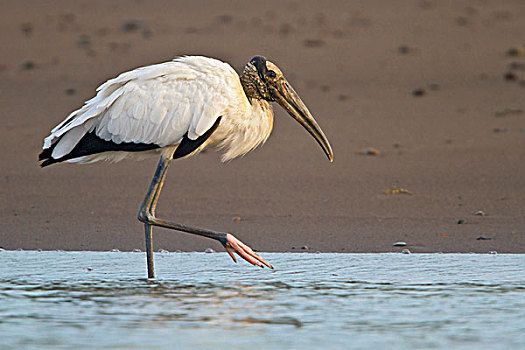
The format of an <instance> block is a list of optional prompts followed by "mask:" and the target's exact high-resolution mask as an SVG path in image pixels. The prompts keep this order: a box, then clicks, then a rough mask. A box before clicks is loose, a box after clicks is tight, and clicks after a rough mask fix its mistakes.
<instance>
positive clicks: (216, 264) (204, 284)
mask: <svg viewBox="0 0 525 350" xmlns="http://www.w3.org/2000/svg"><path fill="white" fill-rule="evenodd" d="M262 255H263V256H264V257H265V258H267V260H268V261H270V262H271V263H272V264H273V265H274V266H275V267H276V269H275V270H274V271H270V270H268V269H259V268H255V267H252V266H250V265H248V264H246V263H239V264H233V263H232V262H231V261H229V260H228V259H229V257H228V256H227V255H226V254H225V253H214V254H204V253H156V254H155V262H156V268H157V270H156V272H157V275H158V278H157V279H155V280H147V279H145V278H144V276H145V274H146V271H145V258H144V253H121V252H115V253H100V252H35V251H30V252H25V251H24V252H19V251H2V252H0V339H1V342H0V349H73V348H74V349H102V348H112V349H174V348H175V349H186V348H194V349H212V348H214V349H223V348H240V349H245V348H248V347H257V348H259V349H319V348H321V347H323V348H325V349H362V348H368V349H371V348H376V349H386V348H388V349H409V348H420V349H427V348H437V349H439V348H441V349H444V348H447V349H451V348H452V349H461V348H471V349H480V348H486V349H518V348H521V349H523V348H525V321H524V320H525V255H503V254H500V255H489V254H487V255H474V254H408V255H405V254H298V253H282V254H277V253H273V254H270V253H263V254H262Z"/></svg>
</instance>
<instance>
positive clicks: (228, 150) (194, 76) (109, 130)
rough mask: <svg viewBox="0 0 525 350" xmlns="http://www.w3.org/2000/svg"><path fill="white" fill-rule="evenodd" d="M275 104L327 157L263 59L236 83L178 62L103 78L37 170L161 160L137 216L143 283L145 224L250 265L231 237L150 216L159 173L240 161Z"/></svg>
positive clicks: (246, 251)
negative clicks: (212, 160)
mask: <svg viewBox="0 0 525 350" xmlns="http://www.w3.org/2000/svg"><path fill="white" fill-rule="evenodd" d="M273 101H275V102H277V103H279V104H280V105H281V106H282V107H283V108H284V109H285V110H286V111H287V112H288V113H289V114H290V115H291V116H292V117H293V118H295V119H296V120H297V121H298V122H299V123H300V124H301V125H302V126H303V127H304V128H305V129H306V130H308V132H309V133H310V134H311V135H312V136H313V137H314V138H315V139H316V140H317V142H318V143H319V144H320V146H321V147H322V149H323V150H324V152H325V153H326V155H327V156H328V159H329V160H330V161H332V160H333V152H332V148H331V146H330V143H329V142H328V139H327V138H326V136H325V135H324V133H323V132H322V130H321V128H320V127H319V125H318V124H317V122H316V121H315V120H314V118H313V117H312V115H311V114H310V112H309V111H308V108H307V107H306V106H305V104H304V103H303V102H302V100H301V99H300V97H299V96H298V95H297V93H296V92H295V91H294V89H293V88H292V86H291V85H290V83H288V81H287V80H286V79H285V78H284V76H283V74H282V72H281V70H280V69H279V68H278V67H277V66H276V65H275V64H273V63H272V62H270V61H267V60H266V58H264V57H262V56H255V57H253V58H252V59H251V60H250V62H248V63H247V64H246V66H245V67H244V71H243V73H242V74H241V76H240V77H239V75H237V73H236V72H235V70H234V69H233V68H232V67H231V66H230V65H229V64H227V63H224V62H221V61H219V60H216V59H213V58H208V57H201V56H185V57H179V58H176V59H174V60H173V61H170V62H165V63H160V64H154V65H150V66H145V67H141V68H137V69H135V70H132V71H129V72H125V73H122V74H120V75H119V76H118V77H116V78H114V79H110V80H108V81H107V82H105V83H104V84H102V85H101V86H100V87H98V89H97V94H96V96H95V97H93V98H92V99H90V100H88V101H87V102H85V104H84V106H82V107H81V108H79V109H77V110H76V111H73V112H72V113H71V114H69V116H68V117H67V118H66V119H65V120H64V121H63V122H62V123H60V124H59V125H57V126H56V127H55V128H54V129H53V130H51V134H50V135H49V136H48V137H46V138H45V140H44V146H43V151H42V153H41V154H40V156H39V159H40V160H43V162H42V163H41V166H42V167H45V166H47V165H50V164H53V163H58V162H63V161H66V162H70V163H92V162H96V161H100V160H109V161H120V160H122V159H125V158H144V157H147V156H151V155H160V160H159V163H158V166H157V169H156V171H155V175H154V177H153V180H152V182H151V185H150V187H149V189H148V191H147V193H146V197H145V198H144V201H143V202H142V205H141V207H140V210H139V212H138V219H139V220H140V221H141V222H143V223H144V226H145V234H146V256H147V266H148V277H149V278H153V277H154V267H153V244H152V226H159V227H164V228H169V229H174V230H177V231H183V232H187V233H192V234H196V235H200V236H204V237H208V238H212V239H215V240H217V241H219V242H220V243H221V244H222V245H223V246H224V248H225V249H226V251H227V252H228V254H229V255H230V256H231V258H232V259H233V260H234V261H237V260H236V258H235V255H234V254H233V252H235V253H237V254H238V255H239V256H240V257H241V258H243V259H245V260H246V261H248V262H249V263H251V264H253V265H257V266H259V267H263V266H262V265H263V264H264V265H266V266H267V267H269V268H273V267H272V266H271V265H270V264H268V263H267V262H266V261H264V260H263V259H262V258H261V257H260V256H258V255H257V254H255V253H254V252H253V250H252V249H251V248H250V247H248V246H247V245H245V244H244V243H242V242H241V241H240V240H238V239H237V238H235V237H234V236H233V235H232V234H230V233H225V232H214V231H210V230H205V229H199V228H194V227H190V226H186V225H182V224H178V223H173V222H169V221H165V220H161V219H158V218H156V217H155V208H156V205H157V200H158V198H159V194H160V191H161V189H162V185H163V183H164V179H165V177H166V171H167V169H168V166H169V164H170V161H171V160H172V159H177V158H181V157H186V156H190V155H193V154H197V153H199V152H200V151H202V150H203V149H204V148H206V147H210V146H215V147H216V148H219V149H222V150H223V151H224V153H223V154H222V157H221V160H222V161H228V160H230V159H233V158H235V157H238V156H241V155H244V154H245V153H247V152H249V151H251V150H253V149H254V148H256V147H257V146H258V145H260V144H262V143H264V142H265V141H266V139H267V138H268V136H270V133H271V130H272V126H273V112H272V107H271V105H270V103H269V102H273Z"/></svg>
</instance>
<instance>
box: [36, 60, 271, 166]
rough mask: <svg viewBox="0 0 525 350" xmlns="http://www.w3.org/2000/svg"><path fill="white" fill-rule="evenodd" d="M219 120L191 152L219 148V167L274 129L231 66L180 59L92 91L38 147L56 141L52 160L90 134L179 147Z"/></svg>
mask: <svg viewBox="0 0 525 350" xmlns="http://www.w3.org/2000/svg"><path fill="white" fill-rule="evenodd" d="M219 117H221V122H220V125H219V127H218V129H217V130H216V131H215V132H214V133H213V134H212V136H211V137H210V138H209V139H208V140H207V141H206V143H205V144H204V145H202V146H201V147H199V149H198V150H197V151H196V152H198V151H200V150H201V149H203V148H204V147H206V146H208V145H211V144H218V145H219V146H220V147H221V148H224V149H225V153H224V154H223V156H222V160H223V161H227V160H230V159H232V158H235V157H237V156H239V155H243V154H245V153H247V152H248V151H250V150H252V149H253V148H255V147H257V146H258V145H259V144H261V143H263V142H264V141H265V140H266V139H267V138H268V136H269V135H270V133H271V130H272V125H273V114H272V110H271V106H270V104H269V103H268V102H267V101H265V100H252V101H251V102H250V101H249V100H248V98H247V97H246V95H245V93H244V91H243V88H242V85H241V82H240V80H239V76H238V74H237V73H236V72H235V70H234V69H233V68H232V67H231V66H230V65H228V64H227V63H224V62H221V61H219V60H216V59H212V58H207V57H200V56H186V57H180V58H176V59H174V60H173V61H170V62H165V63H160V64H155V65H151V66H146V67H142V68H138V69H135V70H132V71H129V72H126V73H122V74H120V75H119V76H118V77H116V78H114V79H111V80H108V81H107V82H105V83H104V84H102V85H101V86H100V87H98V88H97V94H96V96H95V97H93V98H92V99H90V100H89V101H87V102H86V103H85V104H84V106H82V107H81V108H80V109H78V110H76V111H74V112H72V113H71V114H70V115H69V116H68V117H67V118H66V119H65V120H64V121H63V122H62V123H60V124H59V125H58V126H57V127H55V128H54V129H53V130H52V131H51V134H50V135H49V136H48V137H46V138H45V140H44V147H43V148H44V149H47V148H50V147H51V146H52V145H53V143H54V142H57V140H58V143H57V145H56V147H55V148H54V149H53V152H52V155H51V156H52V158H54V159H59V158H61V157H63V156H65V155H67V154H68V153H69V152H71V151H72V150H73V148H74V147H75V146H76V145H77V143H78V142H79V141H80V139H81V138H82V137H83V136H84V135H85V134H86V133H88V132H92V131H94V132H95V134H96V135H97V136H98V137H100V138H102V139H103V140H106V141H113V142H114V143H117V144H120V143H122V142H131V143H142V144H155V145H158V146H160V147H171V146H176V145H178V144H179V143H180V142H181V140H182V138H183V136H184V135H185V134H187V136H188V138H189V139H191V140H195V139H197V138H198V137H199V136H202V135H203V134H204V133H205V132H206V131H207V130H209V129H210V128H211V127H212V125H213V124H214V123H215V122H216V120H217V118H219ZM158 152H162V149H160V150H159V149H157V150H154V151H146V152H120V151H119V152H104V153H98V154H94V155H88V156H83V157H79V158H74V159H70V160H68V161H69V162H78V163H88V162H94V161H99V160H112V161H119V160H121V159H124V158H126V157H130V156H135V157H139V158H140V157H144V156H148V155H151V154H157V153H158ZM194 153H195V152H194Z"/></svg>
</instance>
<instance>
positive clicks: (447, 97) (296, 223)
mask: <svg viewBox="0 0 525 350" xmlns="http://www.w3.org/2000/svg"><path fill="white" fill-rule="evenodd" d="M1 16H2V20H1V21H0V46H1V47H2V55H1V57H0V130H1V131H0V133H1V134H0V135H1V137H0V150H1V152H2V157H0V169H1V177H0V181H1V183H2V186H1V187H0V196H1V198H2V201H1V203H0V215H1V217H0V219H1V222H2V224H1V229H0V246H1V247H3V248H5V249H17V248H22V249H38V248H40V249H65V250H109V249H113V248H116V249H120V250H132V249H135V248H138V249H143V245H144V243H143V240H144V237H143V228H142V225H141V224H140V223H139V222H138V221H137V220H136V212H137V210H138V207H139V205H140V203H141V200H142V198H143V196H144V194H145V191H146V188H147V186H148V185H149V181H150V180H151V176H152V175H153V172H154V170H155V167H156V161H157V160H156V159H151V160H147V161H142V162H134V161H124V162H121V163H118V164H107V163H99V164H94V165H82V166H78V165H70V164H59V165H53V166H50V167H48V168H45V169H41V168H40V167H39V164H38V161H37V156H38V153H39V152H40V148H41V146H42V140H43V138H44V137H46V136H47V135H48V133H49V131H50V129H51V128H52V127H54V126H55V125H56V124H57V123H59V122H60V121H62V120H63V119H64V118H65V116H66V115H67V114H68V113H69V112H70V111H72V110H74V109H76V108H78V107H79V106H80V105H81V104H82V103H83V102H84V101H85V100H86V99H89V98H91V97H92V96H93V94H94V90H95V88H96V87H97V86H98V85H100V84H101V83H103V82H104V81H106V80H107V79H109V78H112V77H114V76H116V75H117V74H119V73H120V72H123V71H126V70H129V69H132V68H135V67H138V66H142V65H147V64H152V63H157V62H162V61H167V60H170V59H172V58H173V57H175V56H177V55H194V54H199V55H206V56H212V57H216V58H219V59H222V60H224V61H227V62H229V63H230V64H232V66H233V67H234V68H235V69H236V70H237V71H240V70H241V69H242V67H243V65H244V64H245V63H246V62H247V61H248V60H249V59H250V58H251V57H252V56H254V55H257V54H258V55H264V56H266V57H267V58H268V59H270V60H272V61H273V62H275V63H276V64H278V65H279V66H280V68H281V69H282V70H283V72H284V73H285V75H286V76H287V77H288V79H289V81H290V82H291V83H292V84H293V85H294V87H295V89H296V90H297V91H298V92H299V94H300V95H301V97H302V98H303V100H304V101H305V103H306V104H307V105H308V107H309V108H310V110H311V112H312V113H313V115H314V116H315V117H316V119H317V120H318V122H319V124H320V125H321V126H322V128H323V130H324V131H325V133H326V135H327V136H328V137H329V139H330V141H331V143H332V146H333V148H334V153H335V161H334V163H333V164H330V163H329V162H328V161H327V160H326V157H325V156H324V154H323V153H322V151H321V149H320V148H319V147H318V145H317V144H316V142H315V141H314V140H313V139H312V138H311V137H310V135H308V134H307V133H306V132H305V131H304V130H303V129H302V128H301V127H300V126H299V125H298V124H297V123H296V122H295V121H294V120H292V118H290V117H289V116H288V115H287V114H286V113H285V112H284V111H283V110H282V109H281V108H280V107H279V106H275V112H276V116H275V127H274V132H273V135H272V136H271V137H270V139H269V141H268V142H267V143H266V145H264V146H263V147H262V148H259V149H258V150H256V151H255V152H252V153H250V154H248V155H246V156H245V157H244V158H242V159H237V160H234V161H232V162H230V163H226V164H222V163H220V162H219V161H218V154H217V153H216V152H214V151H210V152H206V153H204V154H201V155H199V156H197V157H195V158H190V159H185V160H180V161H176V162H174V163H173V164H172V166H171V168H170V171H169V173H168V179H167V182H166V186H165V189H164V190H163V193H162V195H161V198H160V201H159V208H158V214H159V217H163V218H169V219H172V220H174V221H179V222H182V223H186V224H193V225H197V226H202V227H208V228H212V229H216V230H224V231H229V232H233V233H234V234H236V235H237V237H239V238H240V239H241V240H243V241H245V242H246V243H248V244H250V245H251V246H252V247H254V248H255V249H256V250H260V251H312V252H315V251H322V252H389V251H401V250H402V249H404V248H408V249H409V250H410V251H412V252H480V253H486V252H488V251H497V252H501V253H503V252H511V253H524V252H525V100H524V98H523V97H524V93H525V46H524V45H525V37H524V36H523V33H525V3H523V2H522V1H495V0H494V1H446V2H443V1H431V0H423V1H417V0H415V1H397V2H395V3H391V2H387V1H360V2H352V3H349V2H347V1H331V2H329V3H326V2H324V3H320V2H314V1H268V2H263V3H261V2H260V3H257V6H256V7H254V6H253V3H251V2H244V1H238V2H232V1H224V2H221V1H215V2H201V1H178V2H176V4H174V3H172V2H170V1H133V2H129V1H112V2H106V1H89V2H88V1H77V2H70V1H55V2H32V1H5V2H4V6H3V10H2V15H1ZM376 150H377V151H376ZM378 153H379V154H378ZM476 213H477V214H481V215H476ZM236 217H238V218H240V220H234V218H236ZM398 241H402V242H406V243H407V246H405V247H393V246H392V244H393V243H395V242H398ZM154 243H155V250H157V249H167V250H177V249H180V250H185V251H192V250H197V251H202V250H204V249H206V248H208V247H211V248H213V249H216V250H221V249H222V248H221V247H220V246H219V245H218V244H217V243H215V242H212V241H208V240H206V239H202V238H199V237H193V236H190V235H187V234H183V233H177V232H170V231H166V230H163V229H155V234H154Z"/></svg>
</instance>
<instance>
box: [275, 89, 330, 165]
mask: <svg viewBox="0 0 525 350" xmlns="http://www.w3.org/2000/svg"><path fill="white" fill-rule="evenodd" d="M272 90H273V97H274V98H275V101H276V102H277V103H279V104H280V105H281V106H282V107H283V108H284V109H286V111H287V112H288V114H290V115H291V116H292V117H293V118H294V119H295V120H297V121H298V122H299V123H300V124H301V125H302V126H303V127H304V128H305V129H306V130H307V131H308V132H309V133H310V134H311V135H312V136H313V137H314V138H315V139H316V141H317V142H318V143H319V145H320V146H321V148H322V149H323V151H324V153H325V154H326V156H327V157H328V160H330V162H333V161H334V152H333V151H332V146H330V142H328V139H327V138H326V136H325V135H324V133H323V131H322V130H321V128H320V127H319V125H318V124H317V122H316V121H315V119H314V117H313V116H312V114H311V113H310V111H309V110H308V108H307V107H306V106H305V104H304V103H303V101H302V100H301V98H300V97H299V95H297V93H296V92H295V90H294V89H293V87H292V85H290V83H289V82H288V81H286V79H282V80H280V81H279V83H278V84H276V86H275V87H274V88H273V89H272Z"/></svg>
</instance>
